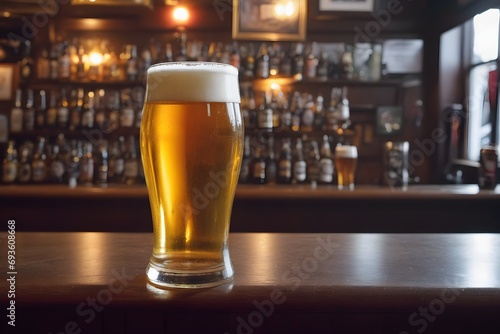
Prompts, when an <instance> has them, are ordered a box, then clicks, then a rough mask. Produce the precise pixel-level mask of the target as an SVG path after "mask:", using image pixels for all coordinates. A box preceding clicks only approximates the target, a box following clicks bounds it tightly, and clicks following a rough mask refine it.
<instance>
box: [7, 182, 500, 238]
mask: <svg viewBox="0 0 500 334" xmlns="http://www.w3.org/2000/svg"><path fill="white" fill-rule="evenodd" d="M499 217H500V186H499V187H497V188H496V190H479V189H478V187H477V186H476V185H462V186H452V185H422V186H410V187H409V188H408V190H407V191H401V190H391V189H389V188H383V187H375V186H357V187H356V189H355V190H354V191H339V190H337V189H336V187H335V186H318V187H317V188H316V189H313V188H311V187H310V186H251V185H241V186H238V188H237V190H236V196H235V200H234V206H233V215H232V221H231V231H232V232H295V233H305V232H308V233H339V232H342V233H355V232H361V233H363V232H373V233H458V232H460V233H477V232H490V233H500V219H499ZM0 219H1V220H2V221H6V220H7V219H15V220H17V221H18V229H19V231H67V232H70V231H88V232H150V231H152V224H151V212H150V206H149V200H148V195H147V190H146V187H145V186H144V185H138V186H117V185H112V186H110V187H109V188H97V187H85V186H79V187H77V188H75V189H69V188H68V187H65V186H56V185H38V186H0ZM5 229H6V227H5V225H4V224H3V225H1V227H0V230H3V231H5Z"/></svg>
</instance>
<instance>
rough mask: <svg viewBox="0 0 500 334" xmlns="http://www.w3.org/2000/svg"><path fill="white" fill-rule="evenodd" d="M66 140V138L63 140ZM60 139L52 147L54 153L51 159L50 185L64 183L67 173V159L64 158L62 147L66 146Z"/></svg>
mask: <svg viewBox="0 0 500 334" xmlns="http://www.w3.org/2000/svg"><path fill="white" fill-rule="evenodd" d="M61 139H62V140H64V136H62V138H61ZM61 139H58V140H57V141H56V143H55V144H54V145H52V153H51V155H50V157H49V182H50V183H62V182H63V181H64V172H65V159H64V158H63V154H62V150H61V146H60V145H64V144H63V143H62V142H61Z"/></svg>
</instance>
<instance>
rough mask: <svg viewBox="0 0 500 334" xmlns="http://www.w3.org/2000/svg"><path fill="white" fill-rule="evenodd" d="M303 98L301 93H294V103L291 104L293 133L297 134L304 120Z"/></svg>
mask: <svg viewBox="0 0 500 334" xmlns="http://www.w3.org/2000/svg"><path fill="white" fill-rule="evenodd" d="M302 107H303V102H302V96H300V93H299V92H297V91H296V92H294V93H293V96H292V102H291V103H290V112H291V114H292V126H291V128H292V131H294V132H297V131H299V130H300V127H301V125H302V124H301V118H302Z"/></svg>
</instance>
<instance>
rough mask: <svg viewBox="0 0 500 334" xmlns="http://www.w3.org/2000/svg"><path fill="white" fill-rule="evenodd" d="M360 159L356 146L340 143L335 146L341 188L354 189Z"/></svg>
mask: <svg viewBox="0 0 500 334" xmlns="http://www.w3.org/2000/svg"><path fill="white" fill-rule="evenodd" d="M357 160H358V150H357V149H356V146H350V145H339V146H337V147H336V148H335V167H336V169H337V180H338V188H339V189H344V188H347V189H350V190H352V189H354V175H355V173H356V165H357Z"/></svg>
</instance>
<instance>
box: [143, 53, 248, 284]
mask: <svg viewBox="0 0 500 334" xmlns="http://www.w3.org/2000/svg"><path fill="white" fill-rule="evenodd" d="M239 103H240V96H239V86H238V71H237V69H236V68H234V67H232V66H229V65H224V64H218V63H199V62H192V63H190V62H186V63H165V64H158V65H154V66H152V67H150V68H149V69H148V73H147V88H146V98H145V105H144V109H143V116H142V122H141V130H140V138H141V155H142V162H143V165H144V174H145V177H146V185H147V188H148V194H149V201H150V205H151V212H152V218H153V234H154V246H153V254H152V256H151V258H150V261H149V265H148V267H147V270H146V274H147V277H148V279H149V281H150V282H151V283H152V284H153V285H157V286H160V287H181V288H191V287H208V286H213V285H217V284H220V283H222V282H224V281H226V280H229V279H231V278H232V276H233V268H232V265H231V261H230V257H229V251H228V245H227V238H228V233H229V222H230V218H231V209H232V204H233V198H234V192H235V189H236V185H237V182H238V174H239V170H240V165H241V157H242V150H243V124H242V119H241V114H240V105H239Z"/></svg>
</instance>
